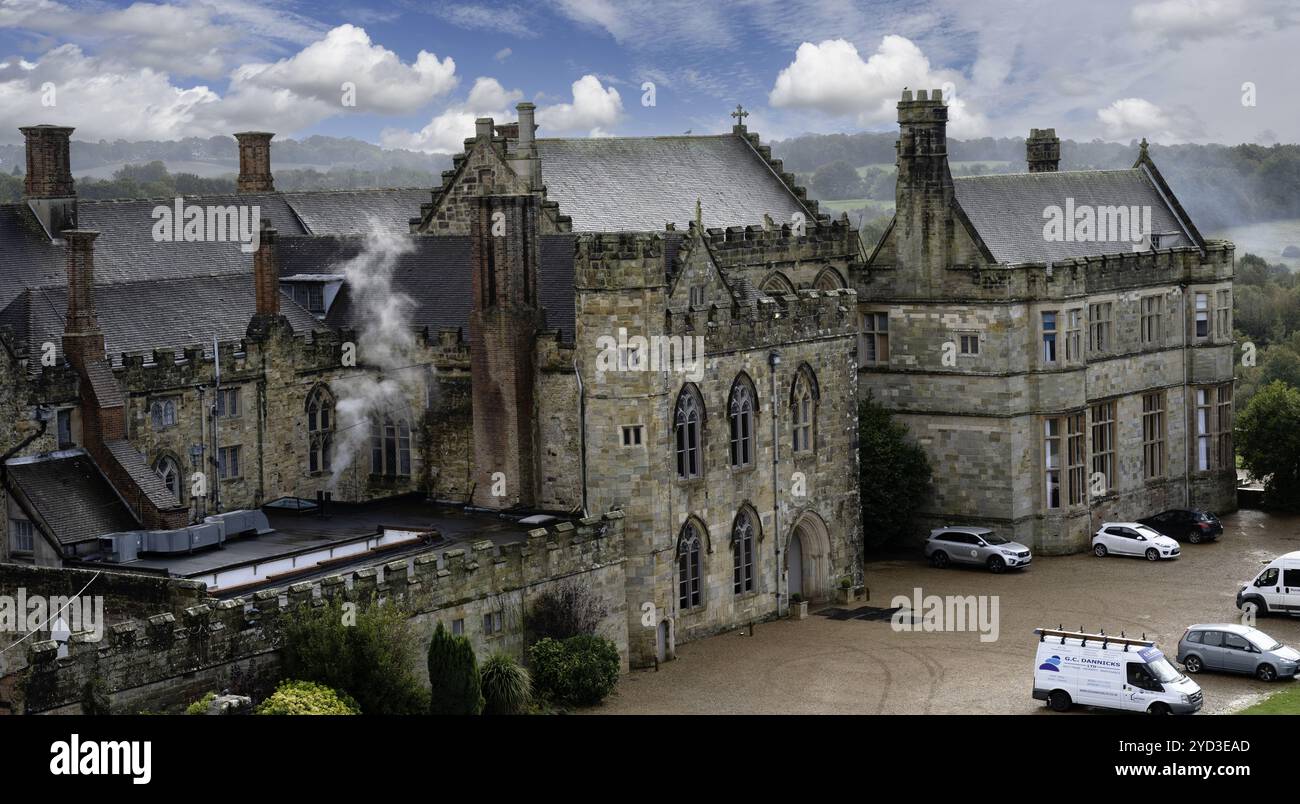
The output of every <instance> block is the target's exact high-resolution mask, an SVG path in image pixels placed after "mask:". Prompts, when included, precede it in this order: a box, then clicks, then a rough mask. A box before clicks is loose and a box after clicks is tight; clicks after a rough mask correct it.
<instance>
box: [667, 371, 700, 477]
mask: <svg viewBox="0 0 1300 804" xmlns="http://www.w3.org/2000/svg"><path fill="white" fill-rule="evenodd" d="M703 422H704V404H703V403H702V402H701V401H700V393H699V391H698V390H696V388H695V386H694V385H689V384H688V385H686V386H684V387H683V388H682V391H681V393H680V394H678V395H677V409H676V412H675V413H674V414H673V431H674V436H675V438H676V444H677V477H678V478H680V479H682V480H689V479H690V478H694V477H699V476H700V475H701V474H702V473H703V471H704V467H703V460H702V459H703V453H702V450H701V448H700V444H701V442H702V440H703Z"/></svg>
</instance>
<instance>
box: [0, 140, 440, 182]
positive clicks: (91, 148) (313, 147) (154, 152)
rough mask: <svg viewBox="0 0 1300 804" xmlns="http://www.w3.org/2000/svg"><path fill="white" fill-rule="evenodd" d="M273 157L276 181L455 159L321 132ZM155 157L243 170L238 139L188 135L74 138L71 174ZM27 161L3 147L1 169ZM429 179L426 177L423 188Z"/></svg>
mask: <svg viewBox="0 0 1300 804" xmlns="http://www.w3.org/2000/svg"><path fill="white" fill-rule="evenodd" d="M271 159H272V162H271V166H272V169H273V170H274V171H275V175H276V180H277V182H276V183H277V185H278V184H279V179H280V176H281V174H282V173H284V172H286V171H295V170H302V171H316V172H318V173H328V172H330V171H331V170H335V171H337V170H351V171H358V172H361V173H373V174H376V175H385V174H386V175H389V176H401V175H403V174H404V173H410V174H413V175H420V176H427V175H432V176H439V175H440V174H441V173H442V171H444V170H446V169H447V168H449V167H450V166H451V158H450V157H447V156H442V155H434V154H425V153H420V152H418V151H405V150H396V149H389V148H381V147H379V146H378V145H372V144H371V143H368V142H363V141H362V140H358V139H353V138H342V137H325V136H319V135H317V136H312V137H308V138H306V139H303V140H294V139H279V138H277V139H275V140H274V144H273V147H272V157H271ZM154 161H159V162H162V163H163V164H164V165H166V167H167V170H168V172H169V173H172V174H190V175H194V176H198V177H201V178H217V177H223V176H224V177H230V178H231V179H233V178H234V176H235V174H236V173H238V172H239V152H238V150H237V149H236V146H235V139H234V137H209V138H206V139H205V138H200V137H189V138H187V139H183V140H168V141H146V142H125V141H123V140H117V141H115V142H107V141H103V140H101V141H99V142H82V141H78V140H75V139H74V140H73V142H72V173H73V175H74V176H76V177H77V178H78V179H81V178H83V177H86V178H93V179H109V178H112V177H113V175H114V174H115V173H116V172H117V171H118V170H120V169H121V168H122V167H124V166H126V165H144V164H148V163H150V162H154ZM23 165H24V155H23V144H22V143H13V144H7V145H0V173H5V174H10V175H12V174H13V171H14V168H15V166H17V168H18V170H19V171H21V170H22V169H23ZM427 183H428V182H427V181H421V182H420V183H419V185H418V186H424V185H425V184H427ZM383 186H394V185H392V184H385V185H383ZM406 186H410V185H406ZM285 189H289V188H287V187H286V188H285ZM300 189H306V188H300ZM312 189H334V188H312ZM337 189H344V188H343V187H339V188H337Z"/></svg>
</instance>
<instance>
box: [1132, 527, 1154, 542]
mask: <svg viewBox="0 0 1300 804" xmlns="http://www.w3.org/2000/svg"><path fill="white" fill-rule="evenodd" d="M1134 530H1136V531H1137V532H1138V533H1140V534H1142V535H1143V536H1145V537H1147V538H1148V539H1156V538H1159V537H1160V532H1159V531H1156V530H1152V529H1151V528H1148V527H1147V526H1146V525H1138V526H1137V527H1136V528H1134Z"/></svg>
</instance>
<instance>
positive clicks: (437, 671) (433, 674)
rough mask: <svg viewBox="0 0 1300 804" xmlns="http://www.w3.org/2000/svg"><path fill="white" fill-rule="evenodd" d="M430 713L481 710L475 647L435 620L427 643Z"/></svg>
mask: <svg viewBox="0 0 1300 804" xmlns="http://www.w3.org/2000/svg"><path fill="white" fill-rule="evenodd" d="M429 686H430V688H431V691H430V695H429V714H431V715H477V714H479V713H480V712H482V711H483V693H482V681H481V679H480V677H479V671H478V660H477V659H476V658H475V657H474V647H473V646H472V645H470V643H469V640H468V639H466V638H465V637H463V636H457V635H454V634H449V633H447V631H446V630H445V629H444V628H443V627H442V623H438V628H437V630H435V631H434V632H433V641H432V642H430V643H429Z"/></svg>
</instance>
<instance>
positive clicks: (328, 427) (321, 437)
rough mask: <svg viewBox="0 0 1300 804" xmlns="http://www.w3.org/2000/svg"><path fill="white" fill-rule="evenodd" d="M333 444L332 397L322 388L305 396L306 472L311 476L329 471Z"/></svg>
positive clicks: (317, 387)
mask: <svg viewBox="0 0 1300 804" xmlns="http://www.w3.org/2000/svg"><path fill="white" fill-rule="evenodd" d="M333 442H334V396H333V395H332V394H331V393H330V392H329V390H328V389H327V388H325V387H324V386H320V385H318V386H316V388H314V389H312V392H311V393H310V394H308V395H307V470H308V471H309V472H311V473H312V474H315V473H316V472H328V471H330V451H331V450H330V448H331V447H332V446H333Z"/></svg>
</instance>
